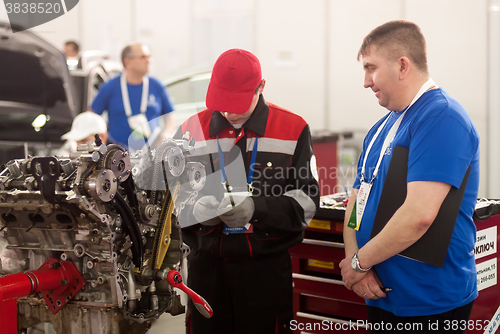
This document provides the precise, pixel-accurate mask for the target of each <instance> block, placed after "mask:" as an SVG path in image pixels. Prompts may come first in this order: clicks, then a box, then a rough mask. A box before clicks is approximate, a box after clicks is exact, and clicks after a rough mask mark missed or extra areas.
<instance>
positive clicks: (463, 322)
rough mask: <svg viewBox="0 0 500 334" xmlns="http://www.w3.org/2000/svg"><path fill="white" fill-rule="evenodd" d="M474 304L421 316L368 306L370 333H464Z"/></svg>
mask: <svg viewBox="0 0 500 334" xmlns="http://www.w3.org/2000/svg"><path fill="white" fill-rule="evenodd" d="M473 304H474V301H472V302H471V303H469V304H467V305H464V306H461V307H457V308H456V309H453V310H451V311H448V312H444V313H440V314H433V315H428V316H421V317H398V316H395V315H394V314H393V313H391V312H388V311H385V310H382V309H380V308H378V307H372V306H367V308H368V322H369V324H370V325H369V327H370V328H369V329H370V333H376V334H382V333H405V334H411V333H418V334H422V333H429V334H436V333H440V334H459V333H461V334H463V333H465V330H466V329H467V325H468V323H467V322H468V320H469V318H470V314H471V311H472V305H473Z"/></svg>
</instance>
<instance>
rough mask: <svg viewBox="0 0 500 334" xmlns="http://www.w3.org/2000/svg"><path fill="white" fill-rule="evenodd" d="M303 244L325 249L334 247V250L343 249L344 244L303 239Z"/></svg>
mask: <svg viewBox="0 0 500 334" xmlns="http://www.w3.org/2000/svg"><path fill="white" fill-rule="evenodd" d="M302 243H303V244H307V245H317V246H326V247H334V248H344V244H343V243H341V242H332V241H323V240H315V239H304V240H303V241H302Z"/></svg>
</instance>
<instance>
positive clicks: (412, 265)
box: [353, 88, 479, 316]
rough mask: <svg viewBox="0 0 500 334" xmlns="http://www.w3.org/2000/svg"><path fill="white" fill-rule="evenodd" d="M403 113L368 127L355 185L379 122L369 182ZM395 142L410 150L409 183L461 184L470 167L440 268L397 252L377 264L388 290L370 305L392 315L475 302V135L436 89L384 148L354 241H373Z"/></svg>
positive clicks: (457, 106) (426, 95)
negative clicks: (390, 132) (384, 142)
mask: <svg viewBox="0 0 500 334" xmlns="http://www.w3.org/2000/svg"><path fill="white" fill-rule="evenodd" d="M400 115H401V113H393V112H391V113H389V114H388V115H386V116H385V117H384V118H382V119H381V120H380V121H378V122H377V124H375V125H374V126H373V128H372V129H370V131H369V132H368V134H367V136H366V138H365V140H364V143H363V152H362V154H361V156H360V159H359V162H358V175H357V178H356V181H355V182H354V185H353V186H354V188H358V189H359V187H360V173H361V166H362V164H363V159H364V155H365V152H366V149H367V147H368V145H369V143H370V141H371V139H372V138H373V136H374V134H375V132H376V131H377V129H378V128H379V126H380V125H381V124H382V122H383V121H384V120H385V119H386V117H389V120H388V122H387V124H386V125H385V127H384V129H383V130H382V131H381V133H380V135H379V136H378V138H377V139H376V141H375V143H374V144H373V147H372V149H371V151H370V153H369V155H368V159H367V163H366V172H365V173H366V176H365V179H367V180H371V177H372V173H373V170H374V168H375V166H376V163H377V160H378V158H379V154H380V150H381V147H382V144H383V141H384V139H385V137H386V135H387V133H388V132H389V130H390V128H391V127H392V125H393V124H394V122H395V121H396V120H397V118H398V117H400ZM395 146H402V147H405V148H408V149H409V157H408V175H407V182H412V181H437V182H444V183H448V184H451V185H452V186H453V187H455V188H459V187H460V184H461V183H462V180H463V178H464V176H465V173H466V171H467V168H468V167H469V166H470V167H471V172H470V176H469V181H468V184H467V187H466V190H465V194H464V198H463V201H462V204H461V207H460V212H459V215H458V218H457V221H456V224H455V229H454V230H453V235H452V238H451V242H450V246H449V248H448V253H447V256H446V260H445V264H444V266H443V267H442V268H439V267H435V266H432V265H429V264H425V263H422V262H418V261H416V260H412V259H409V258H406V257H403V256H400V255H396V256H393V257H391V258H389V259H387V260H386V261H383V262H382V263H379V264H377V265H375V266H374V267H375V270H376V271H377V274H378V275H379V276H380V279H381V280H382V282H383V284H384V286H386V287H390V288H392V289H393V290H392V291H391V292H388V293H387V298H380V299H378V300H371V299H370V300H367V302H366V303H367V304H368V305H370V306H375V307H379V308H382V309H384V310H387V311H389V312H392V313H394V314H395V315H397V316H424V315H431V314H439V313H443V312H447V311H449V310H452V309H454V308H457V307H460V306H463V305H465V304H468V303H470V302H471V301H472V300H474V299H475V298H476V297H477V295H478V292H477V276H476V265H475V259H474V253H473V248H474V244H475V240H476V227H475V225H474V222H473V220H472V214H473V212H474V208H475V205H476V201H477V192H478V187H479V136H478V134H477V131H476V129H475V127H474V125H473V124H472V121H471V119H470V117H469V116H468V114H467V112H466V111H465V109H464V108H463V107H462V106H461V105H460V104H459V103H458V102H457V101H456V100H454V99H453V98H451V97H450V96H449V95H448V94H447V93H446V92H445V91H444V90H442V89H441V88H439V89H435V90H430V91H428V92H426V93H424V94H423V95H422V96H421V97H420V99H418V100H417V101H416V102H415V104H414V105H413V106H412V107H411V108H410V109H409V110H408V111H407V112H406V114H405V115H404V118H403V121H402V122H401V125H400V127H399V130H398V132H397V134H396V136H395V138H394V140H393V142H392V144H391V145H390V146H389V148H390V149H389V150H386V155H385V156H384V158H383V159H382V163H381V166H380V170H379V173H378V175H377V177H376V178H375V180H374V183H373V187H372V189H371V192H370V196H369V198H368V202H367V204H366V209H365V212H364V214H363V220H362V223H361V226H360V229H359V231H358V232H356V239H357V242H358V246H359V248H361V247H362V246H363V245H365V244H366V243H367V242H368V241H369V240H370V234H371V230H372V226H373V221H374V219H375V214H376V212H377V207H378V202H379V200H380V194H381V192H382V188H383V185H384V181H385V176H386V174H387V169H388V168H389V163H390V158H391V156H390V155H391V152H392V150H393V148H394V147H395Z"/></svg>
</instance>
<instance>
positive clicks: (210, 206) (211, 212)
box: [193, 196, 221, 226]
mask: <svg viewBox="0 0 500 334" xmlns="http://www.w3.org/2000/svg"><path fill="white" fill-rule="evenodd" d="M219 205H220V203H219V201H218V200H217V199H216V198H215V196H204V197H202V198H200V199H199V200H198V201H196V203H195V204H194V207H193V215H194V218H196V220H197V221H198V223H201V224H202V225H207V226H214V225H217V224H219V223H220V222H221V220H220V218H219V217H217V214H218V212H217V208H218V207H219Z"/></svg>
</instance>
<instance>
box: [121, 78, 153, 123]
mask: <svg viewBox="0 0 500 334" xmlns="http://www.w3.org/2000/svg"><path fill="white" fill-rule="evenodd" d="M120 88H121V91H122V100H123V107H124V108H125V114H126V115H127V117H130V116H132V107H131V106H130V98H129V95H128V88H127V81H126V80H125V74H122V75H121V76H120ZM148 95H149V78H148V77H147V76H144V79H142V97H141V109H140V110H141V113H145V112H146V109H147V108H148Z"/></svg>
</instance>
